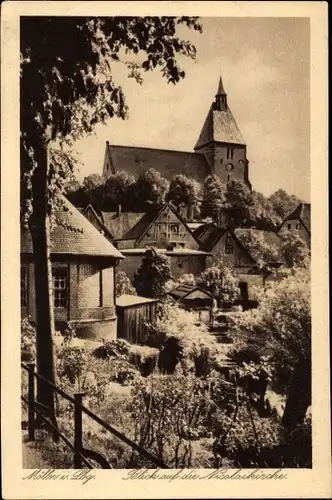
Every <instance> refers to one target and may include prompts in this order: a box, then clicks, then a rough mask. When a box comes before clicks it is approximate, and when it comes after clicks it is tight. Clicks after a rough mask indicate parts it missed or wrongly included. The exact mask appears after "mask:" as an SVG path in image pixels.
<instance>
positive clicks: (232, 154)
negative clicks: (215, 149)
mask: <svg viewBox="0 0 332 500" xmlns="http://www.w3.org/2000/svg"><path fill="white" fill-rule="evenodd" d="M233 157H234V149H233V148H232V149H231V159H233Z"/></svg>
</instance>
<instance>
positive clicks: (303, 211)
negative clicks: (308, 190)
mask: <svg viewBox="0 0 332 500" xmlns="http://www.w3.org/2000/svg"><path fill="white" fill-rule="evenodd" d="M294 219H299V220H300V221H301V222H302V223H303V225H304V227H305V228H306V230H307V231H308V232H309V233H310V230H311V205H310V203H299V205H298V206H297V207H296V208H295V210H293V212H291V213H290V214H289V215H287V217H286V219H285V221H287V220H294ZM285 221H284V222H285Z"/></svg>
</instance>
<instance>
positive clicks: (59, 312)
mask: <svg viewBox="0 0 332 500" xmlns="http://www.w3.org/2000/svg"><path fill="white" fill-rule="evenodd" d="M55 220H56V225H55V227H54V228H53V229H52V231H51V234H50V240H51V265H52V278H53V304H54V320H55V327H56V328H57V329H58V330H63V329H64V328H65V327H66V326H67V325H72V326H74V327H75V328H76V332H77V336H79V337H81V338H90V339H101V338H109V339H115V338H116V331H117V328H116V311H115V272H114V271H115V267H116V265H117V264H118V263H119V261H120V259H123V256H122V254H121V253H120V252H119V251H118V250H117V249H116V248H115V247H114V246H113V245H112V244H111V243H110V242H109V241H108V240H107V239H106V238H105V237H104V236H103V235H102V234H100V232H99V231H98V230H97V229H96V228H95V227H94V226H93V225H92V224H91V223H90V222H89V221H88V220H87V219H86V218H85V217H84V215H82V214H81V213H80V212H79V211H78V210H77V209H76V208H75V207H74V206H73V205H72V204H71V203H70V202H69V201H68V200H67V199H63V208H62V209H61V210H58V211H57V212H56V213H55ZM21 315H22V317H24V316H29V317H30V318H31V320H32V321H33V322H34V321H35V319H36V298H35V264H34V256H33V250H32V239H31V234H30V232H29V231H28V230H26V229H24V228H22V230H21Z"/></svg>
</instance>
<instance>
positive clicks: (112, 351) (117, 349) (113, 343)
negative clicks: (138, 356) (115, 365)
mask: <svg viewBox="0 0 332 500" xmlns="http://www.w3.org/2000/svg"><path fill="white" fill-rule="evenodd" d="M130 348H131V344H130V343H129V342H127V340H124V339H117V340H108V341H104V343H103V345H101V346H100V347H97V348H96V349H94V350H93V352H92V353H93V355H94V356H95V357H96V358H100V359H109V358H116V357H121V356H127V355H129V351H130Z"/></svg>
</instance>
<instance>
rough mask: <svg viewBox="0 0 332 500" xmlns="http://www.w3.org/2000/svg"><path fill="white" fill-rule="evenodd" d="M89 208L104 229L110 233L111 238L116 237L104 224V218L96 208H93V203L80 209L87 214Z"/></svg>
mask: <svg viewBox="0 0 332 500" xmlns="http://www.w3.org/2000/svg"><path fill="white" fill-rule="evenodd" d="M88 210H91V212H92V213H93V215H94V216H95V218H96V220H97V221H98V222H99V224H100V226H101V228H102V230H103V231H104V232H105V233H106V234H107V235H108V237H109V238H110V239H114V236H113V234H112V232H111V231H110V230H109V228H108V227H107V226H106V225H105V224H104V221H103V220H102V218H101V217H100V216H99V215H98V214H97V212H96V210H95V209H94V208H93V206H92V205H91V204H89V205H87V206H86V207H85V208H84V210H82V211H81V210H80V212H81V213H83V215H86V213H87V211H88Z"/></svg>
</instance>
